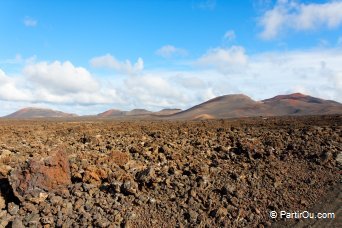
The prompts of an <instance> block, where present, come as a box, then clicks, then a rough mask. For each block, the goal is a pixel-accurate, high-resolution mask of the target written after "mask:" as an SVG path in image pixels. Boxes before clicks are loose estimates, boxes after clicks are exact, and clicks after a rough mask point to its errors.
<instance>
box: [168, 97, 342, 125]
mask: <svg viewBox="0 0 342 228" xmlns="http://www.w3.org/2000/svg"><path fill="white" fill-rule="evenodd" d="M328 114H342V104H340V103H338V102H336V101H331V100H323V99H320V98H316V97H311V96H308V95H304V94H301V93H293V94H288V95H278V96H275V97H273V98H269V99H265V100H262V101H254V100H253V99H251V98H250V97H248V96H246V95H243V94H233V95H225V96H219V97H216V98H213V99H211V100H208V101H206V102H203V103H201V104H199V105H196V106H194V107H192V108H189V109H187V110H184V111H182V112H179V113H176V114H174V115H173V116H172V117H171V119H198V118H199V117H201V119H203V118H206V117H207V118H208V119H213V118H214V119H217V118H239V117H254V116H287V115H328Z"/></svg>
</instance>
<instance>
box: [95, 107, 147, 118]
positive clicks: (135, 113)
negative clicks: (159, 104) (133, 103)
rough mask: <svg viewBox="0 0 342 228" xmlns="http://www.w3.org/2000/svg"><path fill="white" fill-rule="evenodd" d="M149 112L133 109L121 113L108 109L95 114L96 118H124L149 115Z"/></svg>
mask: <svg viewBox="0 0 342 228" xmlns="http://www.w3.org/2000/svg"><path fill="white" fill-rule="evenodd" d="M151 113H152V112H151V111H148V110H146V109H133V110H131V111H121V110H117V109H109V110H107V111H105V112H102V113H100V114H97V117H102V118H103V117H125V116H143V115H148V114H151Z"/></svg>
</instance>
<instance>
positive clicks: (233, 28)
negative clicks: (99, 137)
mask: <svg viewBox="0 0 342 228" xmlns="http://www.w3.org/2000/svg"><path fill="white" fill-rule="evenodd" d="M0 31H1V33H0V34H1V35H0V107H1V108H0V116H3V115H7V114H9V113H12V112H14V111H16V110H18V109H20V108H24V107H42V108H51V109H56V110H61V111H64V112H71V113H76V114H79V115H84V114H97V113H100V112H103V111H106V110H108V109H120V110H131V109H134V108H145V109H149V110H152V111H157V110H160V109H163V108H181V109H186V108H189V107H191V106H193V105H196V104H199V103H201V102H204V101H206V100H208V99H211V98H214V97H216V96H221V95H226V94H240V93H242V94H245V95H247V96H250V97H251V98H252V99H254V100H262V99H266V98H270V97H273V96H276V95H279V94H289V93H295V92H300V93H304V94H308V95H311V96H315V97H320V98H323V99H330V100H336V101H339V102H342V0H326V1H318V0H317V1H304V0H301V1H300V0H273V1H272V0H245V1H240V0H231V1H226V0H163V1H160V0H145V1H141V0H125V1H106V0H82V1H81V0H73V1H70V0H59V1H56V0H49V1H44V0H30V1H25V0H22V1H20V0H0Z"/></svg>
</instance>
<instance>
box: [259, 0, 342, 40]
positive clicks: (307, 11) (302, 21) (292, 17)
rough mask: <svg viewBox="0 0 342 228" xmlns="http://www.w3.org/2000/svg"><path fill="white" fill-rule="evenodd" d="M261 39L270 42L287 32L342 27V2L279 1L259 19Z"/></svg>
mask: <svg viewBox="0 0 342 228" xmlns="http://www.w3.org/2000/svg"><path fill="white" fill-rule="evenodd" d="M259 25H260V26H261V27H262V32H261V33H260V36H261V38H263V39H265V40H270V39H273V38H276V37H277V36H279V35H280V34H283V33H285V32H286V31H287V30H295V31H308V30H316V29H319V28H327V29H334V28H338V27H340V26H341V25H342V2H341V1H330V2H327V3H321V4H318V3H308V4H305V3H298V2H297V1H293V0H278V1H277V3H276V4H275V6H274V7H273V8H272V9H270V10H267V11H266V12H265V13H264V14H263V15H262V16H261V17H260V19H259Z"/></svg>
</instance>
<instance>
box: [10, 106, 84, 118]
mask: <svg viewBox="0 0 342 228" xmlns="http://www.w3.org/2000/svg"><path fill="white" fill-rule="evenodd" d="M76 116H77V115H76V114H70V113H64V112H60V111H56V110H52V109H43V108H31V107H29V108H23V109H20V110H18V111H16V112H14V113H12V114H9V115H7V116H4V118H11V119H32V118H61V117H76Z"/></svg>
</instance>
